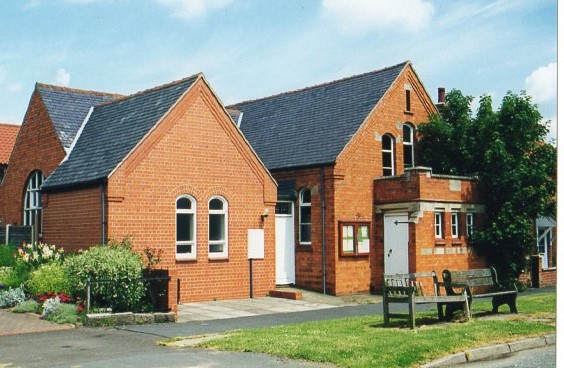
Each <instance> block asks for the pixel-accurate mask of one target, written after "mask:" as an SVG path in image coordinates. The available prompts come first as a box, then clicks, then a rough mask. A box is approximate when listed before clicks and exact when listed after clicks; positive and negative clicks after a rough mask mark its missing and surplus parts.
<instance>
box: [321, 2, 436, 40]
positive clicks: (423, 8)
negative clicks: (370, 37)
mask: <svg viewBox="0 0 564 368" xmlns="http://www.w3.org/2000/svg"><path fill="white" fill-rule="evenodd" d="M434 12H435V8H434V7H433V4H431V3H430V2H429V1H426V0H402V1H389V0H356V1H350V0H323V13H324V15H325V16H326V17H328V18H330V19H333V20H334V21H335V22H337V23H338V24H339V25H340V26H341V28H342V29H343V30H344V31H347V32H367V31H373V30H381V29H389V28H394V29H398V30H402V31H408V32H415V31H418V30H420V29H422V28H424V27H425V26H426V25H428V24H429V22H430V21H431V18H432V17H433V13H434Z"/></svg>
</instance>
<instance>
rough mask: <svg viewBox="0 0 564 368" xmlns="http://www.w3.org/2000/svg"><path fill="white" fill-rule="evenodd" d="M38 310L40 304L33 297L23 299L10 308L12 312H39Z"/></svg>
mask: <svg viewBox="0 0 564 368" xmlns="http://www.w3.org/2000/svg"><path fill="white" fill-rule="evenodd" d="M40 311H41V305H40V304H39V303H38V302H37V301H35V300H33V299H28V300H24V301H23V302H21V303H20V304H18V305H16V306H15V307H14V308H12V312H14V313H39V312H40Z"/></svg>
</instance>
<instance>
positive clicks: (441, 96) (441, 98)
mask: <svg viewBox="0 0 564 368" xmlns="http://www.w3.org/2000/svg"><path fill="white" fill-rule="evenodd" d="M445 100H446V99H445V87H439V101H438V104H439V105H444V104H445Z"/></svg>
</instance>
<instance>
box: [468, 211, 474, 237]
mask: <svg viewBox="0 0 564 368" xmlns="http://www.w3.org/2000/svg"><path fill="white" fill-rule="evenodd" d="M468 219H472V220H471V221H468ZM474 226H475V225H474V213H473V212H467V213H466V237H468V238H470V237H472V235H474Z"/></svg>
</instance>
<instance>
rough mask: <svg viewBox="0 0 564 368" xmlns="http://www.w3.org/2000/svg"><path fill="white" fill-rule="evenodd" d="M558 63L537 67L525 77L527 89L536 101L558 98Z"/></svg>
mask: <svg viewBox="0 0 564 368" xmlns="http://www.w3.org/2000/svg"><path fill="white" fill-rule="evenodd" d="M556 84H557V77H556V63H550V64H548V65H546V66H541V67H539V68H537V70H535V71H534V72H532V73H531V74H529V76H528V77H527V78H526V79H525V90H526V91H527V93H528V94H529V95H531V97H532V99H533V101H534V102H536V103H542V102H547V101H550V100H552V99H554V98H556Z"/></svg>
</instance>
